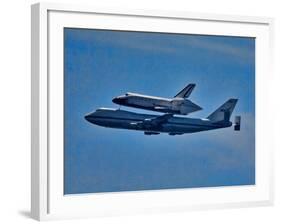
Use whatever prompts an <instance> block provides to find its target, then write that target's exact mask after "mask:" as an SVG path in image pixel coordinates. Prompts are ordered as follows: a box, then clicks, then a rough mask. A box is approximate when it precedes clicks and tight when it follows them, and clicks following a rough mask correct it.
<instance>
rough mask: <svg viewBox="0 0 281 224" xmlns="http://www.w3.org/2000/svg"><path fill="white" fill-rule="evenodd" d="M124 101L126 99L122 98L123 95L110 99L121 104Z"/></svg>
mask: <svg viewBox="0 0 281 224" xmlns="http://www.w3.org/2000/svg"><path fill="white" fill-rule="evenodd" d="M126 101H127V99H126V98H124V97H115V98H113V99H112V102H113V103H116V104H121V105H122V104H125V103H126Z"/></svg>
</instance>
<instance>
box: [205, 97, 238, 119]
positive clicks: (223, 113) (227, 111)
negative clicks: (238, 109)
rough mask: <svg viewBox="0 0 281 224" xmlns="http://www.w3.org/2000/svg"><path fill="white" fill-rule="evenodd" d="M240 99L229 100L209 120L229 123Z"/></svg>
mask: <svg viewBox="0 0 281 224" xmlns="http://www.w3.org/2000/svg"><path fill="white" fill-rule="evenodd" d="M237 101H238V99H229V100H228V101H226V102H225V103H224V104H223V105H221V106H220V107H219V108H218V109H216V110H215V111H214V112H213V113H211V114H210V115H209V116H208V117H207V119H209V120H210V121H212V122H221V121H223V122H229V120H230V116H231V114H232V112H233V110H234V107H235V105H236V103H237Z"/></svg>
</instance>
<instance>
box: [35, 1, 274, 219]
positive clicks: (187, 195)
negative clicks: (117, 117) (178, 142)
mask: <svg viewBox="0 0 281 224" xmlns="http://www.w3.org/2000/svg"><path fill="white" fill-rule="evenodd" d="M31 15H32V23H31V27H32V35H31V36H32V39H31V43H32V66H31V67H32V147H31V156H32V157H31V158H32V159H31V161H32V164H31V167H32V169H31V178H32V182H31V214H32V217H33V218H34V219H37V220H50V219H61V218H81V217H95V216H112V215H123V214H139V213H151V212H173V211H186V210H189V209H209V208H226V207H248V206H263V205H272V203H273V184H272V183H273V158H272V157H273V146H272V142H273V141H272V136H273V135H272V134H271V133H270V132H269V130H271V126H270V124H271V123H272V122H273V121H272V118H271V116H270V114H271V113H270V107H269V106H268V103H269V98H270V93H269V92H270V87H271V86H272V83H271V77H272V76H273V71H272V69H271V68H272V67H273V66H272V49H273V34H272V33H273V19H272V18H263V17H248V16H231V15H215V14H202V13H190V12H166V11H154V10H153V11H150V10H122V9H100V8H96V7H91V6H78V5H64V4H50V3H38V4H35V5H32V7H31ZM63 27H78V28H101V29H115V30H134V31H151V32H175V33H177V32H181V33H192V34H208V35H235V36H252V37H255V38H256V40H257V42H256V44H257V51H256V150H257V151H256V180H257V182H256V185H255V186H243V187H240V186H237V187H218V188H204V189H180V190H160V191H140V192H121V193H99V194H86V195H75V196H64V195H63V129H62V126H63V124H62V121H63V113H62V110H63V106H62V105H63V94H62V93H63V63H62V62H63V48H62V44H63V32H62V30H63ZM199 195H200V196H199ZM185 199H188V200H185Z"/></svg>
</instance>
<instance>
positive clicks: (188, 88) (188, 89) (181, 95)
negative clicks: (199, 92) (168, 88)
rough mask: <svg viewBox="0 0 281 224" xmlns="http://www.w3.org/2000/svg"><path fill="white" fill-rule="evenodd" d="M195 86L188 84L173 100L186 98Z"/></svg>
mask: <svg viewBox="0 0 281 224" xmlns="http://www.w3.org/2000/svg"><path fill="white" fill-rule="evenodd" d="M195 86H196V85H195V84H194V83H191V84H188V85H187V86H186V87H184V89H182V90H181V91H180V92H179V93H178V94H177V95H175V96H174V98H188V97H189V96H190V94H191V93H192V91H193V89H194V87H195Z"/></svg>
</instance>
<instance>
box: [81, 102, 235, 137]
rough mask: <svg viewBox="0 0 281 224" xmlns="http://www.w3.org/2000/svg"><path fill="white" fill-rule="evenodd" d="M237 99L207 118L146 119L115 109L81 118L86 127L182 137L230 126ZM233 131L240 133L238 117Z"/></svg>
mask: <svg viewBox="0 0 281 224" xmlns="http://www.w3.org/2000/svg"><path fill="white" fill-rule="evenodd" d="M236 103H237V99H229V100H228V101H226V102H225V103H224V104H223V105H222V106H220V107H219V108H218V109H217V110H215V111H214V112H213V113H211V114H210V115H209V116H208V117H207V118H203V119H200V118H184V117H177V116H174V115H173V114H169V113H168V114H164V115H148V114H138V113H133V112H129V111H124V110H118V109H106V108H100V109H97V110H96V111H95V112H93V113H90V114H88V115H86V116H85V119H86V120H87V121H89V122H90V123H93V124H96V125H99V126H103V127H109V128H119V129H130V130H138V131H144V134H145V135H158V134H160V133H161V132H164V133H168V134H169V135H182V134H185V133H194V132H200V131H208V130H214V129H219V128H227V127H230V126H232V122H231V121H230V117H231V114H232V112H233V110H234V107H235V105H236ZM234 130H236V131H239V130H240V116H236V117H235V122H234Z"/></svg>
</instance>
